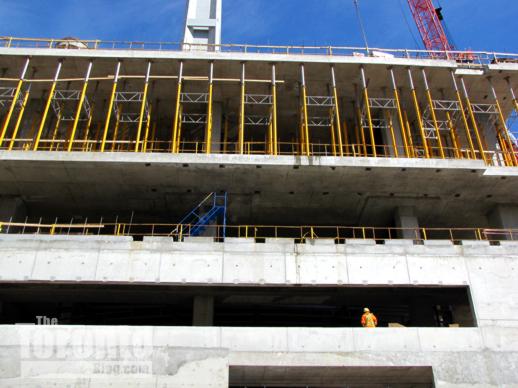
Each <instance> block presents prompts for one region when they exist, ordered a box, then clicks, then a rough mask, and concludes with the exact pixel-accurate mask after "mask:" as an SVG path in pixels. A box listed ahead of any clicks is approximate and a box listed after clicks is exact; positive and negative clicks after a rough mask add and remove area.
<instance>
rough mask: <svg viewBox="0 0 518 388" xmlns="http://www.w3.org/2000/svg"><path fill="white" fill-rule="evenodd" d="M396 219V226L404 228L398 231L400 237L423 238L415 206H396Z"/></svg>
mask: <svg viewBox="0 0 518 388" xmlns="http://www.w3.org/2000/svg"><path fill="white" fill-rule="evenodd" d="M394 221H395V224H396V228H401V229H403V230H399V231H398V237H399V238H405V239H411V240H416V239H419V238H421V233H420V232H419V220H418V219H417V215H416V211H415V207H413V206H400V207H398V208H396V211H395V213H394Z"/></svg>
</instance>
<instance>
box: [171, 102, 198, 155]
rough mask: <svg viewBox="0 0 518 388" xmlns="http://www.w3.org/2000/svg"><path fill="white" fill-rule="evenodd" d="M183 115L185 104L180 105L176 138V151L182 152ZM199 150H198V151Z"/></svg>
mask: <svg viewBox="0 0 518 388" xmlns="http://www.w3.org/2000/svg"><path fill="white" fill-rule="evenodd" d="M182 117H183V106H182V105H180V115H179V116H178V138H177V139H176V150H175V152H176V153H180V146H181V145H182V123H183V121H182ZM196 152H197V151H196Z"/></svg>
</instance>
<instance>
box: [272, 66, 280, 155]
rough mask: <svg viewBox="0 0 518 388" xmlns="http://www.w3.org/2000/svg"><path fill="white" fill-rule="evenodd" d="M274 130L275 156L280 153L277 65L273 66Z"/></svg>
mask: <svg viewBox="0 0 518 388" xmlns="http://www.w3.org/2000/svg"><path fill="white" fill-rule="evenodd" d="M272 129H273V154H274V155H277V153H278V150H279V148H278V145H277V142H278V133H277V74H276V68H275V64H273V65H272Z"/></svg>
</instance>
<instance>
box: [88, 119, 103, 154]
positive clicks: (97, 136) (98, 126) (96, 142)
mask: <svg viewBox="0 0 518 388" xmlns="http://www.w3.org/2000/svg"><path fill="white" fill-rule="evenodd" d="M102 125H103V124H102V122H100V121H98V122H97V126H96V130H95V135H94V136H95V138H94V141H95V143H94V144H93V145H92V147H90V151H91V150H93V149H94V148H97V146H98V144H99V136H100V135H101V128H102Z"/></svg>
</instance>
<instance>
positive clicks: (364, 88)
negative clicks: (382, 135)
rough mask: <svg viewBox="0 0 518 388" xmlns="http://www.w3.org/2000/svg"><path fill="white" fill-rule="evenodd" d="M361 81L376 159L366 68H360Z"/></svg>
mask: <svg viewBox="0 0 518 388" xmlns="http://www.w3.org/2000/svg"><path fill="white" fill-rule="evenodd" d="M360 72H361V79H362V87H363V99H364V100H365V101H364V102H365V109H366V111H367V121H368V124H369V135H370V138H371V147H372V155H373V156H374V157H377V156H378V153H377V151H376V140H375V139H374V126H373V124H372V113H371V106H370V102H369V91H368V88H367V77H366V76H365V68H364V67H363V66H361V67H360Z"/></svg>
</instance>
